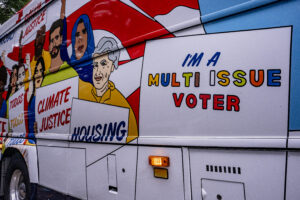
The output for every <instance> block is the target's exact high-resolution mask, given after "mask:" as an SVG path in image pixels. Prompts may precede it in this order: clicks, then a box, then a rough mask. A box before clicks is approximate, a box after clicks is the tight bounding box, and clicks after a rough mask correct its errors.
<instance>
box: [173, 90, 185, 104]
mask: <svg viewBox="0 0 300 200" xmlns="http://www.w3.org/2000/svg"><path fill="white" fill-rule="evenodd" d="M183 97H184V94H183V93H180V94H179V97H178V98H177V94H176V93H173V99H174V103H175V106H176V107H180V106H181V102H182V99H183Z"/></svg>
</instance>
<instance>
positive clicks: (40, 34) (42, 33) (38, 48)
mask: <svg viewBox="0 0 300 200" xmlns="http://www.w3.org/2000/svg"><path fill="white" fill-rule="evenodd" d="M45 39H46V26H45V25H43V26H42V27H41V28H40V29H39V30H38V31H37V33H36V37H35V40H34V56H33V58H32V60H31V63H30V68H31V74H34V70H35V67H36V63H37V61H38V60H39V59H40V58H41V57H42V58H43V60H44V63H45V70H48V69H49V68H50V64H51V56H50V53H49V52H48V51H46V50H44V44H45Z"/></svg>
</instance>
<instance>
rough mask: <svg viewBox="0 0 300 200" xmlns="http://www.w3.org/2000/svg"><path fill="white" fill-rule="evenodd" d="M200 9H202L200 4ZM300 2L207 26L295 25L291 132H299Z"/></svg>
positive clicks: (209, 28) (224, 28)
mask: <svg viewBox="0 0 300 200" xmlns="http://www.w3.org/2000/svg"><path fill="white" fill-rule="evenodd" d="M200 9H201V10H202V7H201V4H200ZM299 19H300V1H299V0H286V1H279V2H277V3H274V4H270V5H267V6H264V7H261V8H257V9H253V10H251V11H248V12H243V13H240V14H238V15H234V16H230V17H226V18H222V19H219V20H216V21H213V22H210V23H206V24H205V25H204V28H205V30H206V32H207V33H216V32H227V31H237V30H248V29H259V28H266V27H278V26H289V25H293V35H292V59H291V62H292V63H291V64H292V65H291V88H290V90H291V93H290V122H289V125H290V127H289V129H290V130H300V46H299V44H300V20H299Z"/></svg>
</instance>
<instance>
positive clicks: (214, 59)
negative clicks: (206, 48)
mask: <svg viewBox="0 0 300 200" xmlns="http://www.w3.org/2000/svg"><path fill="white" fill-rule="evenodd" d="M220 55H221V52H216V53H215V54H214V55H213V57H211V59H210V60H208V62H207V65H206V66H207V67H208V66H209V65H210V63H213V66H216V64H217V62H218V60H219V57H220Z"/></svg>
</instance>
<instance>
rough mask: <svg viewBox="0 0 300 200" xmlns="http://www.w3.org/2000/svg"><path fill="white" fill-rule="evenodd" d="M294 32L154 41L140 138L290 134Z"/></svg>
mask: <svg viewBox="0 0 300 200" xmlns="http://www.w3.org/2000/svg"><path fill="white" fill-rule="evenodd" d="M290 42H291V27H282V28H273V29H262V30H252V31H241V32H229V33H219V34H210V35H198V36H188V37H181V38H174V39H164V40H156V41H149V42H147V45H146V50H145V57H144V63H143V74H142V85H141V100H140V136H142V137H143V136H151V135H153V134H154V133H157V134H159V136H196V137H198V136H204V137H210V136H213V137H215V136H217V137H228V136H229V137H230V136H234V137H285V136H286V135H287V130H288V128H287V127H288V124H287V123H288V120H287V119H288V101H289V71H290Z"/></svg>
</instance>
